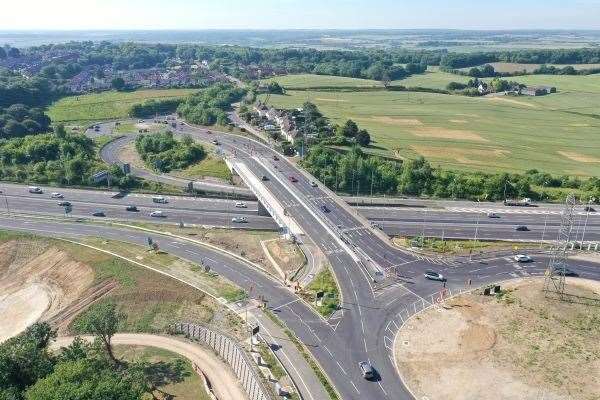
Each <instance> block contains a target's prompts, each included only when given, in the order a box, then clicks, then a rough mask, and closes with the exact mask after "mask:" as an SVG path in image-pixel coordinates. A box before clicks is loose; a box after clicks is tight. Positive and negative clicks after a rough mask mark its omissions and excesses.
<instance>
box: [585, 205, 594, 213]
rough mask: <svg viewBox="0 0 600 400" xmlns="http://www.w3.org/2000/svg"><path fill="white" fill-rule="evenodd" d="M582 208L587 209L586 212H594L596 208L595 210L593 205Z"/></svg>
mask: <svg viewBox="0 0 600 400" xmlns="http://www.w3.org/2000/svg"><path fill="white" fill-rule="evenodd" d="M583 210H584V211H587V212H596V210H595V209H594V207H592V206H585V207H584V208H583Z"/></svg>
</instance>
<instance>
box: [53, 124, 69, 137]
mask: <svg viewBox="0 0 600 400" xmlns="http://www.w3.org/2000/svg"><path fill="white" fill-rule="evenodd" d="M54 135H55V136H56V137H57V138H59V139H64V138H66V137H67V131H66V130H65V125H64V124H56V126H55V127H54Z"/></svg>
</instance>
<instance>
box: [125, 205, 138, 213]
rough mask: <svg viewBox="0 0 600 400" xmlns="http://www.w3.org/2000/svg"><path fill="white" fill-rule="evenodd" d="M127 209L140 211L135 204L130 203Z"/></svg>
mask: <svg viewBox="0 0 600 400" xmlns="http://www.w3.org/2000/svg"><path fill="white" fill-rule="evenodd" d="M125 210H127V211H139V210H138V208H137V206H134V205H133V204H130V205H128V206H127V207H125Z"/></svg>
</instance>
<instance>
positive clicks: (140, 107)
mask: <svg viewBox="0 0 600 400" xmlns="http://www.w3.org/2000/svg"><path fill="white" fill-rule="evenodd" d="M182 102H183V99H164V100H154V99H150V100H146V101H145V102H143V103H139V104H134V105H133V106H131V108H130V109H129V116H130V117H134V118H148V117H153V116H155V115H164V114H171V113H173V112H175V111H177V107H179V105H180V104H181V103H182Z"/></svg>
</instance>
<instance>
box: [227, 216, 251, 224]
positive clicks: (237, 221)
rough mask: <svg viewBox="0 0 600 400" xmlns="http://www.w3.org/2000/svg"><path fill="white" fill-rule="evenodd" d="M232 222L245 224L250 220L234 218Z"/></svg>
mask: <svg viewBox="0 0 600 400" xmlns="http://www.w3.org/2000/svg"><path fill="white" fill-rule="evenodd" d="M231 222H235V223H238V224H243V223H246V222H248V220H247V219H246V217H233V218H231Z"/></svg>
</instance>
